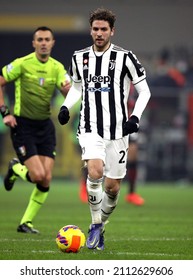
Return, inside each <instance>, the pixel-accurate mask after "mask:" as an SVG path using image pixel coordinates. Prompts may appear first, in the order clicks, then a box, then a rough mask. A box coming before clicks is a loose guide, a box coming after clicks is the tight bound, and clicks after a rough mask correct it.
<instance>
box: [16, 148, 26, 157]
mask: <svg viewBox="0 0 193 280" xmlns="http://www.w3.org/2000/svg"><path fill="white" fill-rule="evenodd" d="M18 152H19V154H20V155H21V156H26V149H25V146H20V147H19V148H18Z"/></svg>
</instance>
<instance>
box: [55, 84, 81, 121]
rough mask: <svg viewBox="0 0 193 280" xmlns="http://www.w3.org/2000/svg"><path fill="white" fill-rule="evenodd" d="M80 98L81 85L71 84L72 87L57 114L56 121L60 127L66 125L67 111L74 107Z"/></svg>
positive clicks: (68, 116)
mask: <svg viewBox="0 0 193 280" xmlns="http://www.w3.org/2000/svg"><path fill="white" fill-rule="evenodd" d="M80 97H81V83H79V82H78V83H75V82H72V86H71V88H70V90H69V92H68V94H67V96H66V99H65V100H64V103H63V104H62V106H61V108H60V111H59V114H58V120H59V122H60V124H61V125H64V124H66V123H68V121H69V119H70V114H69V109H70V108H72V107H73V105H75V104H76V103H77V102H78V100H79V99H80Z"/></svg>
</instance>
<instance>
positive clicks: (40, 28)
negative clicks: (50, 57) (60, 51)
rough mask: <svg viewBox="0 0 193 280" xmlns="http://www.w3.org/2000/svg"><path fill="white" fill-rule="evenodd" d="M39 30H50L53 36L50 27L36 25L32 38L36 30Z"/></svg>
mask: <svg viewBox="0 0 193 280" xmlns="http://www.w3.org/2000/svg"><path fill="white" fill-rule="evenodd" d="M39 30H40V31H50V32H51V34H52V36H53V38H54V33H53V31H52V29H51V28H49V27H47V26H39V27H37V28H36V30H35V31H34V32H33V38H34V36H35V34H36V32H37V31H39Z"/></svg>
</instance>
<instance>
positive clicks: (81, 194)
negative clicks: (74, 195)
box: [79, 167, 88, 203]
mask: <svg viewBox="0 0 193 280" xmlns="http://www.w3.org/2000/svg"><path fill="white" fill-rule="evenodd" d="M87 174H88V171H87V167H83V168H82V170H81V179H80V191H79V197H80V200H81V201H82V202H84V203H87V202H88V195H87V188H86V181H87Z"/></svg>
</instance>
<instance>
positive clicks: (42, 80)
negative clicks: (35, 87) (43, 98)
mask: <svg viewBox="0 0 193 280" xmlns="http://www.w3.org/2000/svg"><path fill="white" fill-rule="evenodd" d="M44 82H45V79H44V78H39V84H40V86H43V85H44Z"/></svg>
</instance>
